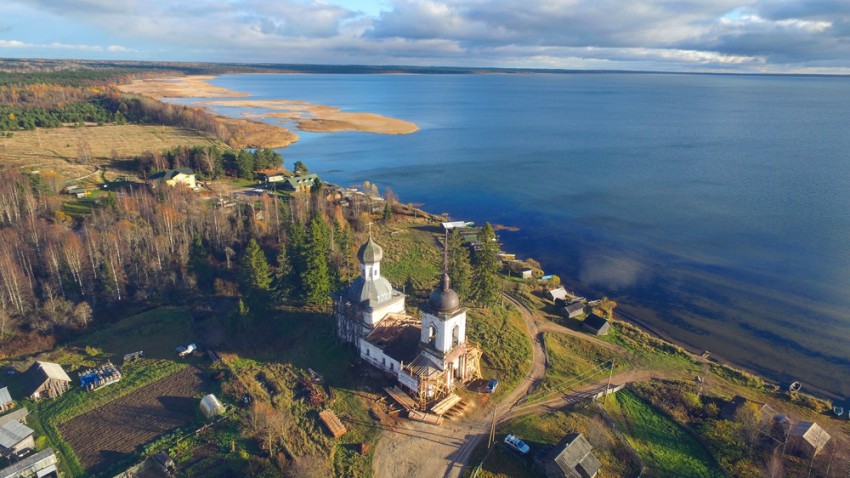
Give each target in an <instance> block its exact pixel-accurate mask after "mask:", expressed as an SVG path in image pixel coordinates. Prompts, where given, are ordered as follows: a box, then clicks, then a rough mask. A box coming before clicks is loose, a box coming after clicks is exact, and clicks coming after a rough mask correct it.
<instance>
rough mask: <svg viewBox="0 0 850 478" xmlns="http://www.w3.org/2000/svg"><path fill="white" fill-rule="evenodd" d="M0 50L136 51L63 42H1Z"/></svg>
mask: <svg viewBox="0 0 850 478" xmlns="http://www.w3.org/2000/svg"><path fill="white" fill-rule="evenodd" d="M0 48H34V49H40V50H79V51H87V52H88V51H101V52H102V51H109V52H129V51H134V50H131V49H129V48H126V47H123V46H120V45H109V46H108V47H103V46H101V45H86V44H76V45H75V44H68V43H61V42H51V43H27V42H22V41H19V40H0Z"/></svg>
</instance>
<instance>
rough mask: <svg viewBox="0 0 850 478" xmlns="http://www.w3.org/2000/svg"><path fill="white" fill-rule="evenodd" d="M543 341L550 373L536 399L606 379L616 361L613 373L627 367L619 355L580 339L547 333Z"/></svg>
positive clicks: (547, 374) (548, 372)
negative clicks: (556, 391) (601, 378)
mask: <svg viewBox="0 0 850 478" xmlns="http://www.w3.org/2000/svg"><path fill="white" fill-rule="evenodd" d="M543 340H544V342H545V343H546V352H547V355H548V357H549V369H548V370H547V371H546V376H545V377H544V378H543V382H542V384H541V386H540V388H539V389H538V390H537V391H536V392H535V395H538V394H547V393H550V392H551V391H553V390H563V389H564V388H565V387H570V386H573V385H580V384H582V383H585V382H589V381H591V380H594V379H598V378H599V377H602V376H605V375H606V374H607V373H608V371H609V366H608V364H609V363H610V361H611V360H613V359H617V360H615V362H614V364H615V367H614V372H617V371H620V370H622V369H624V368H626V367H627V366H628V364H627V363H626V362H625V361H624V360H623V359H622V357H621V356H620V354H618V353H617V352H614V351H612V350H608V349H606V348H604V347H600V346H599V345H597V344H594V343H592V342H588V341H586V340H581V339H579V338H577V337H573V336H570V335H564V334H559V333H553V332H546V333H544V334H543ZM594 370H596V372H595V373H594V372H593V371H594Z"/></svg>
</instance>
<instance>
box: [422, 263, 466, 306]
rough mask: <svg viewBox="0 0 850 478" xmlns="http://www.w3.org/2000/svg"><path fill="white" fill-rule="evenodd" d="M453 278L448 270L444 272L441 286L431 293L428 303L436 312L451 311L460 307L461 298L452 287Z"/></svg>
mask: <svg viewBox="0 0 850 478" xmlns="http://www.w3.org/2000/svg"><path fill="white" fill-rule="evenodd" d="M450 286H451V280H450V279H449V274H448V272H443V280H442V281H440V287H439V288H438V289H437V290H435V291H434V292H432V293H431V298H429V299H428V305H430V306H431V310H433V311H434V312H451V311H453V310H455V309H457V308H459V307H460V298H459V297H458V296H457V292H455V291H453V290H452V289H451V287H450Z"/></svg>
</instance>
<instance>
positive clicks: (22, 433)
mask: <svg viewBox="0 0 850 478" xmlns="http://www.w3.org/2000/svg"><path fill="white" fill-rule="evenodd" d="M33 433H35V432H33V430H32V428H30V427H28V426H26V425H24V424H22V423H21V422H19V421H16V420H12V421H10V422H8V423H6V424H4V425H2V426H0V456H9V455H11V454H13V453H21V452H22V451H24V450H26V449H29V448H35V440H33V438H32V434H33Z"/></svg>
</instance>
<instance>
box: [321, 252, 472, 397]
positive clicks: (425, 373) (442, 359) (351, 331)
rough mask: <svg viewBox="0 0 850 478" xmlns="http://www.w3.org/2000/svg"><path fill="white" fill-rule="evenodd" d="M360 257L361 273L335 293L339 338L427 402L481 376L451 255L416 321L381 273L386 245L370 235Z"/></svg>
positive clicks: (399, 293)
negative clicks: (451, 271)
mask: <svg viewBox="0 0 850 478" xmlns="http://www.w3.org/2000/svg"><path fill="white" fill-rule="evenodd" d="M357 258H358V260H359V261H360V277H358V278H357V280H355V281H354V283H353V284H352V285H351V286H350V287H349V288H347V289H345V290H343V291H340V292H339V293H337V294H336V295H335V297H334V315H335V316H336V321H337V334H338V336H339V338H340V339H341V340H343V341H344V342H348V343H351V344H353V345H354V346H355V347H356V348H357V349H358V351H359V354H360V358H361V359H363V360H364V361H365V362H368V363H369V364H371V365H373V366H375V367H377V368H379V369H381V370H383V371H384V372H387V373H389V374H391V375H392V376H394V377H396V378H397V379H398V381H399V383H400V384H401V385H403V386H404V387H405V388H407V389H408V390H409V391H410V392H411V393H412V394H414V395H416V396H418V397H419V398H420V401H421V403H422V404H423V405H424V403H425V402H427V401H430V400H433V399H438V398H441V397H442V396H444V395H446V394H448V393H449V392H450V391H451V390H452V389H453V388H454V387H455V386H456V385H457V384H459V383H464V382H467V381H469V380H472V379H474V378H477V377H478V375H479V367H478V364H479V360H480V356H481V352H480V350H479V349H478V348H477V347H475V346H474V345H472V344H470V343H468V342H467V341H466V309H465V308H463V307H462V306H461V304H460V299H459V298H458V295H457V293H456V292H455V291H453V290H452V289H451V280H450V279H449V274H448V270H447V264H448V263H447V258H448V256H447V255H446V257H445V258H444V267H443V269H444V270H443V276H442V279H441V280H440V285H439V286H438V287H437V289H436V290H434V292H433V293H432V294H431V297H430V298H429V299H428V302H427V303H426V304H425V305H424V306H423V307H422V308H421V317H420V318H419V319H418V320H417V319H415V318H413V317H410V316H408V315H406V313H405V309H404V302H405V296H404V294H402V293H401V292H399V291H397V290H394V289H393V288H392V285H390V283H389V281H387V280H386V279H385V278H383V277H381V272H380V271H381V259H382V258H383V250H382V249H381V247H380V246H379V245H378V244H377V243H375V242H374V241H373V240H372V238H371V237H370V238H369V240H368V241H367V242H366V243H365V244H364V245H363V246H362V247H361V248H360V251H359V252H358V253H357Z"/></svg>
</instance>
